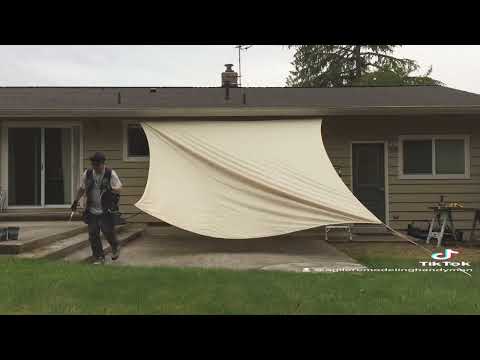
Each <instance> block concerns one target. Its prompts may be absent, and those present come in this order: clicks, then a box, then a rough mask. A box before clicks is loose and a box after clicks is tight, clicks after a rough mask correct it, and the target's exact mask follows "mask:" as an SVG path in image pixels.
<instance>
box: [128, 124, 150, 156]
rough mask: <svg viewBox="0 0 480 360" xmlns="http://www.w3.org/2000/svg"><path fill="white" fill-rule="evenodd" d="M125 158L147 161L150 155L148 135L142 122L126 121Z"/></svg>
mask: <svg viewBox="0 0 480 360" xmlns="http://www.w3.org/2000/svg"><path fill="white" fill-rule="evenodd" d="M123 146H124V149H123V150H124V156H123V157H124V160H126V161H147V160H148V158H149V155H150V152H149V148H148V141H147V137H146V136H145V132H144V131H143V129H142V127H141V126H140V124H138V123H136V122H125V124H124V141H123Z"/></svg>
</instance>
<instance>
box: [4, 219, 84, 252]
mask: <svg viewBox="0 0 480 360" xmlns="http://www.w3.org/2000/svg"><path fill="white" fill-rule="evenodd" d="M61 225H62V226H56V225H55V223H54V222H52V223H49V224H46V225H41V224H38V223H1V222H0V227H4V226H5V227H6V226H19V227H20V232H19V239H18V240H8V241H2V242H0V254H4V255H15V254H20V253H25V252H29V251H33V250H35V249H38V248H40V247H43V246H46V245H49V244H52V243H54V242H57V241H60V240H63V239H67V238H70V237H72V236H76V235H78V234H81V233H83V232H86V231H87V228H88V227H87V225H85V224H83V223H80V222H78V223H70V224H68V225H65V224H61Z"/></svg>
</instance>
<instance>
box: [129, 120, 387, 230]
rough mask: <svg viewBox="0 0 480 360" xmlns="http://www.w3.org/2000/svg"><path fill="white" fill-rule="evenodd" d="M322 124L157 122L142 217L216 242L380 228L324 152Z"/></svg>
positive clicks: (150, 126)
mask: <svg viewBox="0 0 480 360" xmlns="http://www.w3.org/2000/svg"><path fill="white" fill-rule="evenodd" d="M321 124H322V122H321V120H320V119H315V120H311V119H308V120H297V119H295V120H262V121H218V120H212V121H161V122H155V121H152V122H145V123H142V127H143V129H144V131H145V134H146V136H147V139H148V144H149V147H150V170H149V174H148V180H147V185H146V188H145V192H144V194H143V196H142V198H141V199H140V200H139V201H138V202H137V203H136V204H135V205H136V206H137V207H138V208H139V209H141V210H143V211H144V212H146V213H148V214H150V215H152V216H154V217H156V218H158V219H160V220H163V221H165V222H167V223H169V224H172V225H175V226H177V227H179V228H182V229H185V230H188V231H192V232H195V233H198V234H201V235H206V236H210V237H216V238H229V239H245V238H259V237H266V236H274V235H281V234H286V233H290V232H294V231H299V230H304V229H308V228H312V227H317V226H322V225H329V224H343V223H376V224H379V223H381V221H380V220H378V219H377V218H376V217H375V216H374V215H373V214H372V213H371V212H370V211H369V210H368V209H366V208H365V207H364V206H363V205H362V204H361V203H360V201H358V200H357V199H356V198H355V196H354V195H353V194H352V193H351V192H350V190H349V189H348V187H347V186H346V185H345V184H344V182H343V181H342V179H341V178H340V177H339V176H338V174H337V172H336V170H335V169H334V167H333V166H332V164H331V162H330V159H329V157H328V155H327V153H326V152H325V148H324V146H323V142H322V136H321Z"/></svg>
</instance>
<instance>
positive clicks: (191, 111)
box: [0, 105, 480, 118]
mask: <svg viewBox="0 0 480 360" xmlns="http://www.w3.org/2000/svg"><path fill="white" fill-rule="evenodd" d="M427 114H443V115H446V114H457V115H459V114H480V105H465V106H351V107H319V106H305V107H297V106H274V107H266V106H217V107H162V108H153V107H152V108H138V107H137V108H126V107H125V108H3V109H0V118H2V117H3V118H12V117H21V118H45V117H49V118H51V117H57V118H78V117H87V118H88V117H95V118H132V117H134V118H159V117H160V118H161V117H168V118H172V117H177V118H182V117H263V116H265V117H268V116H325V115H328V116H358V115H371V116H376V115H427Z"/></svg>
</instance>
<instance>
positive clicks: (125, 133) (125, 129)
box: [123, 120, 150, 161]
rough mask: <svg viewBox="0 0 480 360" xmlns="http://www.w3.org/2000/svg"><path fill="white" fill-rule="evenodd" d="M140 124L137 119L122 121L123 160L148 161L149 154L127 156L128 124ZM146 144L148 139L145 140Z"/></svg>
mask: <svg viewBox="0 0 480 360" xmlns="http://www.w3.org/2000/svg"><path fill="white" fill-rule="evenodd" d="M129 125H138V126H141V125H140V122H139V121H134V120H125V121H124V122H123V161H150V156H129V155H128V126H129ZM147 144H148V141H147Z"/></svg>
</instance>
